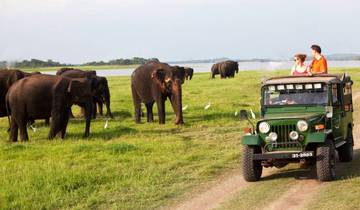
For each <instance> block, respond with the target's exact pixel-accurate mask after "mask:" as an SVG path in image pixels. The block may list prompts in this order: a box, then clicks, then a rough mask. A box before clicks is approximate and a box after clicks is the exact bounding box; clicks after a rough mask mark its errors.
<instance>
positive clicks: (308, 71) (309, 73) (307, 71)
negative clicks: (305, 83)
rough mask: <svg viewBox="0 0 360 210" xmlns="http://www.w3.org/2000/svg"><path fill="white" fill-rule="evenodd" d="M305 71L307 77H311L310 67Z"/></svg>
mask: <svg viewBox="0 0 360 210" xmlns="http://www.w3.org/2000/svg"><path fill="white" fill-rule="evenodd" d="M305 71H306V73H307V75H309V76H311V75H312V73H311V68H310V66H307V67H306V70H305Z"/></svg>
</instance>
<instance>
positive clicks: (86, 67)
mask: <svg viewBox="0 0 360 210" xmlns="http://www.w3.org/2000/svg"><path fill="white" fill-rule="evenodd" d="M138 66H139V65H102V66H63V67H69V68H77V69H82V70H106V69H120V70H121V69H132V68H133V69H135V68H136V67H138ZM60 68H62V67H61V66H57V67H38V68H20V69H21V70H23V71H27V72H32V71H56V70H58V69H60Z"/></svg>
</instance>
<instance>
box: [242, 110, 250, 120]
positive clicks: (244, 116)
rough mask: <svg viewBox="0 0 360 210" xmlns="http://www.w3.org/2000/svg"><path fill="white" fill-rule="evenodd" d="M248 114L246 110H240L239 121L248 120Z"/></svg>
mask: <svg viewBox="0 0 360 210" xmlns="http://www.w3.org/2000/svg"><path fill="white" fill-rule="evenodd" d="M248 119H249V117H248V113H247V111H246V110H240V120H248Z"/></svg>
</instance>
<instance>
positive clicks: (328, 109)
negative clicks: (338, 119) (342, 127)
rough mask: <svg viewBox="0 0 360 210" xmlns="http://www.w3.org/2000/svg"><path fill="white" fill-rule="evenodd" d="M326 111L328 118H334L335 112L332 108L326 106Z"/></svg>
mask: <svg viewBox="0 0 360 210" xmlns="http://www.w3.org/2000/svg"><path fill="white" fill-rule="evenodd" d="M325 111H326V117H327V118H332V117H333V113H334V110H333V107H332V106H326V107H325Z"/></svg>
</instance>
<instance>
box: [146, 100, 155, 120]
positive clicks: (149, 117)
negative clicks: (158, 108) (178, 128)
mask: <svg viewBox="0 0 360 210" xmlns="http://www.w3.org/2000/svg"><path fill="white" fill-rule="evenodd" d="M153 105H154V102H150V103H147V104H146V105H145V106H146V114H147V121H148V122H154V113H153Z"/></svg>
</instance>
